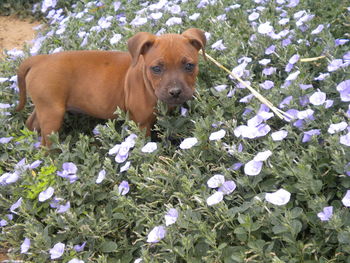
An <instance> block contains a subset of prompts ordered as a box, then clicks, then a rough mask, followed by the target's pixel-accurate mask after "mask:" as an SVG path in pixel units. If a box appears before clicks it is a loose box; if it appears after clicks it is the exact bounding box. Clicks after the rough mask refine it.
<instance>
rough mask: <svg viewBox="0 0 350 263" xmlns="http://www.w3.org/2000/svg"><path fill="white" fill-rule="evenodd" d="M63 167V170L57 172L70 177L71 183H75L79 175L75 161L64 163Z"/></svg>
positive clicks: (59, 174) (63, 176) (61, 175)
mask: <svg viewBox="0 0 350 263" xmlns="http://www.w3.org/2000/svg"><path fill="white" fill-rule="evenodd" d="M62 169H63V170H62V171H58V172H57V175H58V176H60V177H62V178H67V179H69V181H70V183H74V182H75V181H76V180H78V176H77V175H76V173H77V171H78V168H77V166H76V165H75V164H74V163H72V162H67V163H63V165H62Z"/></svg>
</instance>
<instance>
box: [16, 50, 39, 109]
mask: <svg viewBox="0 0 350 263" xmlns="http://www.w3.org/2000/svg"><path fill="white" fill-rule="evenodd" d="M43 57H44V55H39V56H33V57H29V58H27V59H26V60H24V61H23V62H22V64H21V65H20V66H19V68H18V71H17V82H18V88H19V104H18V105H17V107H16V111H20V110H22V109H23V108H24V105H25V104H26V101H27V88H26V76H27V74H28V72H29V71H30V69H31V68H32V67H33V65H34V64H35V63H36V62H37V61H38V60H41V59H43Z"/></svg>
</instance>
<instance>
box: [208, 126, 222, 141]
mask: <svg viewBox="0 0 350 263" xmlns="http://www.w3.org/2000/svg"><path fill="white" fill-rule="evenodd" d="M225 135H226V131H225V130H223V129H221V130H219V131H217V132H212V133H211V134H210V136H209V140H210V141H218V140H220V139H222V138H223V137H224V136H225Z"/></svg>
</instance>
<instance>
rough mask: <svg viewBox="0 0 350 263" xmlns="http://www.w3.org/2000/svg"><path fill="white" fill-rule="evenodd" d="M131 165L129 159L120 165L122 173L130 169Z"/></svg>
mask: <svg viewBox="0 0 350 263" xmlns="http://www.w3.org/2000/svg"><path fill="white" fill-rule="evenodd" d="M130 165H131V162H130V161H127V162H126V163H125V164H124V165H123V166H122V167H120V172H121V173H122V172H125V171H127V170H129V168H130Z"/></svg>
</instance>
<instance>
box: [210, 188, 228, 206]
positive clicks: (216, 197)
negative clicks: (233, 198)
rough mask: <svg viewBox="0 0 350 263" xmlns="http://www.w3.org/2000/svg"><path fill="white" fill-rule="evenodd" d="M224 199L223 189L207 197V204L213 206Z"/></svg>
mask: <svg viewBox="0 0 350 263" xmlns="http://www.w3.org/2000/svg"><path fill="white" fill-rule="evenodd" d="M223 199H224V193H223V192H221V191H218V192H215V193H214V194H212V195H211V196H209V197H208V198H207V205H209V206H212V205H216V204H218V203H220V202H221V201H222V200H223Z"/></svg>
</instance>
